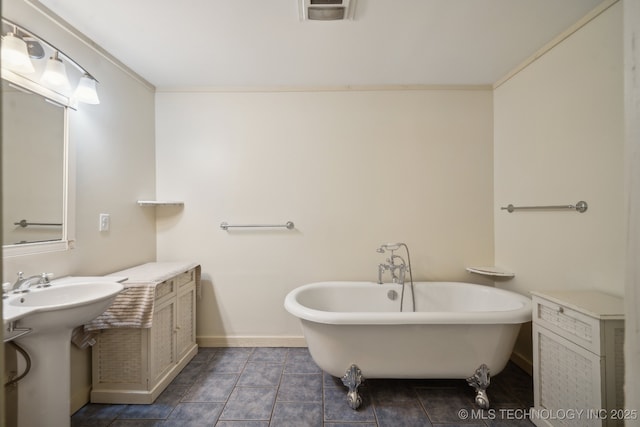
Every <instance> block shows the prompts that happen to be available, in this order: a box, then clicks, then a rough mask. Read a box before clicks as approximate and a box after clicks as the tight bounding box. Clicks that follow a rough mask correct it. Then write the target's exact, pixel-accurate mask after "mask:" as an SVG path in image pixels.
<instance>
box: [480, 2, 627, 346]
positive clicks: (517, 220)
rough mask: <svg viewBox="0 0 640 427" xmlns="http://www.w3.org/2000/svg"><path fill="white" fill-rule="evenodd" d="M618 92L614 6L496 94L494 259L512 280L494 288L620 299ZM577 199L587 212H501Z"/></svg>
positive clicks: (618, 18)
mask: <svg viewBox="0 0 640 427" xmlns="http://www.w3.org/2000/svg"><path fill="white" fill-rule="evenodd" d="M622 85H623V79H622V5H621V4H620V3H618V4H615V5H614V6H612V7H611V8H609V9H608V10H606V11H605V12H604V13H602V14H600V15H599V16H598V17H596V18H595V19H594V20H592V21H591V22H590V23H588V24H587V25H585V26H584V27H582V28H581V29H579V30H578V31H576V32H575V33H574V34H572V35H571V36H570V37H568V38H567V39H565V40H564V41H562V42H561V43H560V44H558V45H557V46H555V47H554V48H553V49H551V50H550V51H549V52H547V53H546V54H545V55H543V56H542V57H540V58H539V59H537V60H536V61H534V62H533V63H531V64H530V65H529V66H527V67H526V68H524V69H523V70H522V71H520V72H519V73H518V74H516V75H515V76H513V77H512V78H511V79H509V80H508V81H506V82H505V83H503V84H502V85H500V86H499V87H498V88H496V89H495V92H494V133H495V137H494V159H495V160H494V182H495V187H494V189H495V190H494V191H495V204H494V206H493V209H494V213H495V260H496V264H498V265H500V266H502V267H504V268H506V269H509V270H511V271H513V272H514V273H515V274H516V277H515V278H514V279H513V280H512V281H509V282H505V283H504V284H501V285H500V286H504V287H505V288H508V289H513V290H516V291H519V292H523V293H524V292H529V291H531V290H541V289H597V290H601V291H604V292H607V293H611V294H614V295H622V294H623V292H624V271H625V244H626V227H625V220H626V217H625V209H624V206H625V205H624V200H625V199H624V135H623V129H624V128H623V117H624V111H623V86H622ZM579 200H585V201H586V202H588V204H589V209H588V211H587V212H586V213H583V214H581V213H577V212H575V211H548V212H522V211H521V212H514V213H507V212H506V211H502V210H500V207H501V206H506V205H508V204H509V203H512V204H514V205H555V204H575V203H576V202H578V201H579ZM528 345H529V346H530V339H529V340H528ZM520 351H522V352H523V353H524V354H523V355H524V356H525V357H526V356H528V357H531V355H530V348H529V349H527V348H520ZM527 353H528V354H527Z"/></svg>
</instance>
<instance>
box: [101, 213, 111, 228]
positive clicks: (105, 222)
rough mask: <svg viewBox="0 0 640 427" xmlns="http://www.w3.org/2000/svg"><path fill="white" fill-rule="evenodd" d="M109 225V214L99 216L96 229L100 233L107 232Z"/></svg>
mask: <svg viewBox="0 0 640 427" xmlns="http://www.w3.org/2000/svg"><path fill="white" fill-rule="evenodd" d="M110 225H111V217H110V216H109V214H100V225H99V226H98V229H99V230H100V231H109V226H110Z"/></svg>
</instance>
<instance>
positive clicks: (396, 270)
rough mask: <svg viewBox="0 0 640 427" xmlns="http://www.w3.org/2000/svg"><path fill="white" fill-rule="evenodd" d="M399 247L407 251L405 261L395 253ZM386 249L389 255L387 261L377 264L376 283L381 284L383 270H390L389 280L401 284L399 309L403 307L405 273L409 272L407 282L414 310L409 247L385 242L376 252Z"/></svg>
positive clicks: (404, 244)
mask: <svg viewBox="0 0 640 427" xmlns="http://www.w3.org/2000/svg"><path fill="white" fill-rule="evenodd" d="M400 248H404V250H405V251H406V252H407V262H406V263H405V261H404V259H403V258H402V257H401V256H400V255H396V254H395V253H394V251H397V250H398V249H400ZM386 251H390V252H391V256H390V257H389V258H387V260H386V261H387V262H386V263H384V264H379V265H378V283H379V284H380V285H382V275H383V274H384V272H385V271H387V270H389V271H390V272H391V281H392V282H393V283H398V284H400V285H402V297H400V311H403V309H404V288H405V282H404V279H405V274H406V273H407V271H408V272H409V282H408V284H409V285H410V288H411V303H412V306H411V309H412V311H416V300H415V296H414V293H413V273H412V272H411V255H409V247H408V246H407V244H406V243H385V244H384V245H381V246H380V247H379V248H378V249H377V250H376V252H378V253H380V254H383V253H385V252H386Z"/></svg>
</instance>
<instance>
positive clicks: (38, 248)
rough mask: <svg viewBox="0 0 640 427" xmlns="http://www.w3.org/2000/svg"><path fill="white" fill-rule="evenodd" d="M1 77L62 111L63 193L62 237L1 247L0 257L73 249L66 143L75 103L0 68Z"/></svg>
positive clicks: (69, 161)
mask: <svg viewBox="0 0 640 427" xmlns="http://www.w3.org/2000/svg"><path fill="white" fill-rule="evenodd" d="M2 78H3V79H5V80H6V81H7V82H9V83H12V84H14V85H16V86H18V87H20V88H22V89H24V90H26V91H29V92H33V93H34V94H36V95H40V96H42V97H44V98H46V99H47V100H49V101H51V102H53V103H55V104H57V105H60V107H61V108H64V141H63V147H64V148H63V150H64V154H63V166H62V170H63V172H62V173H63V180H64V181H63V187H62V188H63V191H62V192H63V194H62V206H63V212H62V238H61V239H60V240H55V241H51V242H35V243H23V244H18V245H3V246H2V257H3V258H9V257H15V256H22V255H31V254H39V253H45V252H57V251H66V250H69V249H73V247H74V245H75V215H74V213H75V197H74V196H73V195H74V190H75V169H74V168H73V167H72V165H74V163H75V162H73V161H72V160H73V159H74V156H73V150H72V146H71V143H70V140H69V115H70V114H69V113H70V111H69V109H72V110H75V109H76V108H77V106H76V104H74V103H72V101H71V99H69V98H68V97H66V96H64V95H61V94H59V93H57V92H54V91H52V90H50V89H48V88H46V87H44V86H41V85H39V84H38V83H36V82H33V81H31V80H29V79H27V78H25V77H22V76H20V75H19V74H16V73H14V72H12V71H10V70H7V69H2Z"/></svg>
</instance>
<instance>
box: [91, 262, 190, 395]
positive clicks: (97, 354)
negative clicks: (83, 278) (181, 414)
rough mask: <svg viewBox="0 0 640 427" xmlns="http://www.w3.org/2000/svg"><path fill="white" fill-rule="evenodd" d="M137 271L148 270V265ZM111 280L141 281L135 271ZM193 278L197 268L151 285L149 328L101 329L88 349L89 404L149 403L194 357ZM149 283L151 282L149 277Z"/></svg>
mask: <svg viewBox="0 0 640 427" xmlns="http://www.w3.org/2000/svg"><path fill="white" fill-rule="evenodd" d="M141 267H144V268H145V271H149V270H150V269H149V264H145V266H141ZM160 271H162V266H160ZM113 275H118V276H130V275H132V276H134V277H135V280H136V281H138V282H144V281H145V279H144V277H145V276H144V275H143V276H142V277H141V276H138V275H137V273H136V270H135V268H134V269H128V270H123V271H120V272H117V273H113ZM197 276H198V275H197V271H196V268H191V269H189V270H187V271H184V272H181V273H178V274H176V275H174V276H172V277H169V278H166V279H165V280H163V281H161V282H160V283H157V284H156V285H155V301H154V308H153V321H152V326H151V327H150V328H110V329H102V330H100V332H99V333H98V336H97V337H96V344H95V345H94V346H93V349H92V361H93V368H92V370H93V379H92V383H93V388H92V391H91V402H93V403H122V404H148V403H153V401H154V400H155V399H156V398H157V397H158V396H159V395H160V393H162V391H163V390H164V389H165V388H166V387H167V385H169V383H170V382H171V381H172V380H173V379H174V378H175V377H176V376H177V375H178V374H179V373H180V371H181V370H182V369H183V368H184V367H185V366H186V364H187V363H189V361H190V360H191V359H192V358H193V357H194V356H195V355H196V354H197V352H198V346H197V344H196V280H197ZM130 280H131V278H130ZM148 281H149V282H153V277H150V278H149V280H148ZM126 284H127V283H126V282H125V283H124V285H125V287H126ZM125 291H126V289H125Z"/></svg>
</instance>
